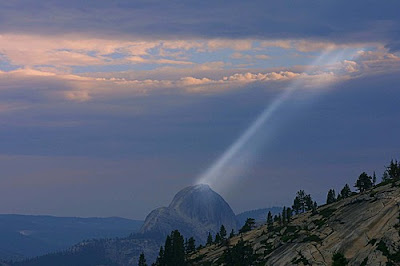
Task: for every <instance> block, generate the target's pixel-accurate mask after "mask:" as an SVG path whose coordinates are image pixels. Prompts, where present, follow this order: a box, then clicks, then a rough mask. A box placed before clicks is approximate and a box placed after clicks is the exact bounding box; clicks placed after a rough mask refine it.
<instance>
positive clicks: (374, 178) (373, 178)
mask: <svg viewBox="0 0 400 266" xmlns="http://www.w3.org/2000/svg"><path fill="white" fill-rule="evenodd" d="M375 184H376V174H375V171H374V174H373V175H372V185H373V186H375Z"/></svg>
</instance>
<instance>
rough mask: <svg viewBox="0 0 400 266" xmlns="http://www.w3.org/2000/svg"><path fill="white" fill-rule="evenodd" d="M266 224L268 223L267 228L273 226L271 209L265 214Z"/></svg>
mask: <svg viewBox="0 0 400 266" xmlns="http://www.w3.org/2000/svg"><path fill="white" fill-rule="evenodd" d="M267 225H268V229H269V230H271V229H272V228H273V227H274V222H273V220H272V214H271V211H269V212H268V215H267Z"/></svg>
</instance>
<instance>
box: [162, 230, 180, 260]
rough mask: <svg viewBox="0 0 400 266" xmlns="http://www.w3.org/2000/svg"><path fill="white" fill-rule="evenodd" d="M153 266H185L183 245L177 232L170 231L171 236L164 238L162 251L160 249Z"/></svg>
mask: <svg viewBox="0 0 400 266" xmlns="http://www.w3.org/2000/svg"><path fill="white" fill-rule="evenodd" d="M155 265H157V266H170V265H176V266H184V265H185V244H184V240H183V236H182V235H181V234H180V233H179V231H178V230H175V231H172V232H171V234H170V235H168V236H167V237H166V239H165V245H164V250H163V249H162V248H160V252H159V255H158V257H157V260H156V263H155Z"/></svg>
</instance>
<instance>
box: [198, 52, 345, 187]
mask: <svg viewBox="0 0 400 266" xmlns="http://www.w3.org/2000/svg"><path fill="white" fill-rule="evenodd" d="M343 53H344V52H343V51H341V52H339V53H329V52H325V53H323V54H322V55H321V56H319V57H318V59H317V60H315V61H314V62H313V63H312V64H310V66H318V65H329V64H333V63H335V62H338V60H341V59H342V57H343ZM305 76H307V75H305ZM305 85H306V84H305V80H304V78H303V77H302V76H300V77H299V78H297V79H296V81H294V82H293V83H292V84H290V85H289V86H288V87H287V88H286V89H285V90H284V91H283V93H281V94H280V95H279V96H278V97H277V98H276V99H275V100H274V101H272V103H271V104H270V105H269V106H268V107H266V108H265V110H264V111H263V112H261V114H260V115H259V116H258V117H257V118H256V119H255V120H254V121H253V123H251V124H250V126H249V127H248V128H247V129H246V130H245V131H244V132H243V133H242V135H240V137H239V138H238V139H237V140H236V141H235V142H234V143H233V144H232V145H231V146H230V147H229V148H228V149H227V150H226V151H225V152H224V153H223V154H222V155H221V156H220V157H219V158H218V159H217V160H216V161H215V162H214V163H213V164H212V165H211V166H210V167H209V168H208V169H207V170H206V171H205V172H204V173H203V174H202V175H201V176H200V177H199V178H198V179H197V182H196V183H197V184H208V185H210V186H211V187H214V188H216V187H217V188H220V189H221V188H222V187H224V188H226V187H227V186H228V185H229V183H231V182H234V177H235V176H236V177H237V176H238V175H240V173H239V172H240V171H243V169H240V168H243V167H246V165H248V164H249V163H251V161H252V160H253V159H254V155H255V153H257V151H258V150H259V146H260V145H259V144H260V143H259V142H260V138H259V137H256V135H257V133H259V132H260V129H261V128H263V126H264V125H265V124H266V123H267V122H268V121H269V120H270V119H271V117H272V116H274V115H275V114H276V112H277V110H278V109H279V108H280V107H281V106H282V105H283V104H284V103H285V102H286V101H287V100H288V99H289V98H290V96H291V95H292V94H293V93H294V92H295V91H296V90H298V89H300V88H302V87H304V86H305ZM318 86H322V85H321V84H318ZM265 137H267V136H263V138H265Z"/></svg>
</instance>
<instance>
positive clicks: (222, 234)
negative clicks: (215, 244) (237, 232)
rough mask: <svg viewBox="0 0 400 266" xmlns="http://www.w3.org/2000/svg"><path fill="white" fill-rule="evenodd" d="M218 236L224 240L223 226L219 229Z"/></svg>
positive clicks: (224, 230) (224, 231)
mask: <svg viewBox="0 0 400 266" xmlns="http://www.w3.org/2000/svg"><path fill="white" fill-rule="evenodd" d="M219 235H220V236H221V239H222V240H224V239H226V229H225V226H224V225H221V227H220V229H219Z"/></svg>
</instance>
